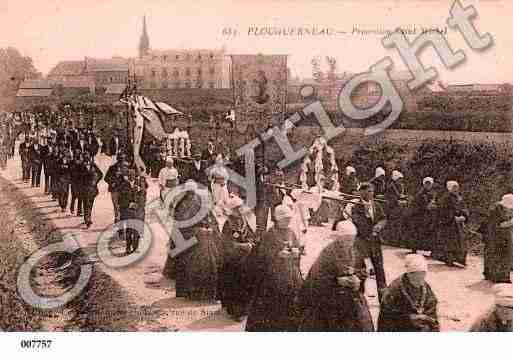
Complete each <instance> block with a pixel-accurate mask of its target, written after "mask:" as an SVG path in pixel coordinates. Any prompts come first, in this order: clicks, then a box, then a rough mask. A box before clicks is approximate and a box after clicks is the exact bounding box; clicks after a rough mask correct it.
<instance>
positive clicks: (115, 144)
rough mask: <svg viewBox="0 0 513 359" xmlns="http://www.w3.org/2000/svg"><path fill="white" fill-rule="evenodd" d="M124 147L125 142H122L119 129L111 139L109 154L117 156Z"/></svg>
mask: <svg viewBox="0 0 513 359" xmlns="http://www.w3.org/2000/svg"><path fill="white" fill-rule="evenodd" d="M122 147H123V144H122V142H121V137H120V136H119V133H118V131H115V132H114V135H113V136H112V137H111V139H110V141H109V152H108V155H109V156H111V157H112V156H116V155H117V154H118V152H119V150H120V149H121V148H122Z"/></svg>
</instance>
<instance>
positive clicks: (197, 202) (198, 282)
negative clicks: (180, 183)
mask: <svg viewBox="0 0 513 359" xmlns="http://www.w3.org/2000/svg"><path fill="white" fill-rule="evenodd" d="M201 204H202V203H201V199H200V198H199V196H197V195H196V194H195V193H193V192H187V193H186V194H185V195H184V197H183V198H181V199H180V200H179V201H178V202H177V204H176V207H175V210H174V215H173V216H174V218H175V219H177V220H181V221H183V220H185V219H190V218H192V216H193V215H195V214H196V213H197V212H198V211H199V209H200V207H201ZM202 224H203V225H206V226H208V230H207V229H205V227H203V226H202ZM202 224H196V225H195V226H193V227H190V228H187V229H182V233H183V235H184V237H185V239H186V240H188V238H191V237H192V236H195V237H196V240H197V242H196V244H193V245H192V246H191V247H190V248H189V249H186V250H185V251H183V252H182V253H179V254H178V255H177V256H176V257H175V258H174V262H175V263H174V265H175V270H176V285H175V287H176V296H177V297H185V298H188V299H192V300H214V299H215V298H216V297H217V286H218V282H217V280H218V268H219V263H218V261H219V253H218V249H217V241H218V238H219V234H218V232H216V230H217V223H216V222H215V219H213V216H211V215H208V216H207V218H205V219H204V220H203V222H202ZM171 242H172V238H171ZM171 245H173V243H172V244H171Z"/></svg>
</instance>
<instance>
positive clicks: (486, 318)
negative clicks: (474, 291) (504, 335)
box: [470, 310, 512, 332]
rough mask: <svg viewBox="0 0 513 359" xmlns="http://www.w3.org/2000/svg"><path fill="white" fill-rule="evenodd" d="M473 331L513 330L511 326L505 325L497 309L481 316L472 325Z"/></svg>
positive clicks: (471, 329)
mask: <svg viewBox="0 0 513 359" xmlns="http://www.w3.org/2000/svg"><path fill="white" fill-rule="evenodd" d="M470 331H471V332H511V331H512V330H511V328H508V327H507V326H506V325H504V324H503V323H502V322H501V320H500V319H499V317H498V316H497V313H496V312H495V310H490V311H488V312H487V313H485V314H484V315H482V316H481V317H479V318H478V319H477V320H476V321H475V322H474V324H473V325H472V326H471V327H470Z"/></svg>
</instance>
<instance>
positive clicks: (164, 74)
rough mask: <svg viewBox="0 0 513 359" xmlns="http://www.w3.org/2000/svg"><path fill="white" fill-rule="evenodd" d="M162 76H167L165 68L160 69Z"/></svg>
mask: <svg viewBox="0 0 513 359" xmlns="http://www.w3.org/2000/svg"><path fill="white" fill-rule="evenodd" d="M162 77H163V78H167V69H162Z"/></svg>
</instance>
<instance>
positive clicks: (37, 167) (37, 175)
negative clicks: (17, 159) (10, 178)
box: [29, 139, 43, 187]
mask: <svg viewBox="0 0 513 359" xmlns="http://www.w3.org/2000/svg"><path fill="white" fill-rule="evenodd" d="M29 160H30V170H31V174H32V183H31V185H32V187H39V186H40V184H41V169H42V167H43V153H42V146H41V145H40V144H39V141H38V140H37V139H36V140H35V141H34V144H33V145H32V146H31V147H30V149H29Z"/></svg>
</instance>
